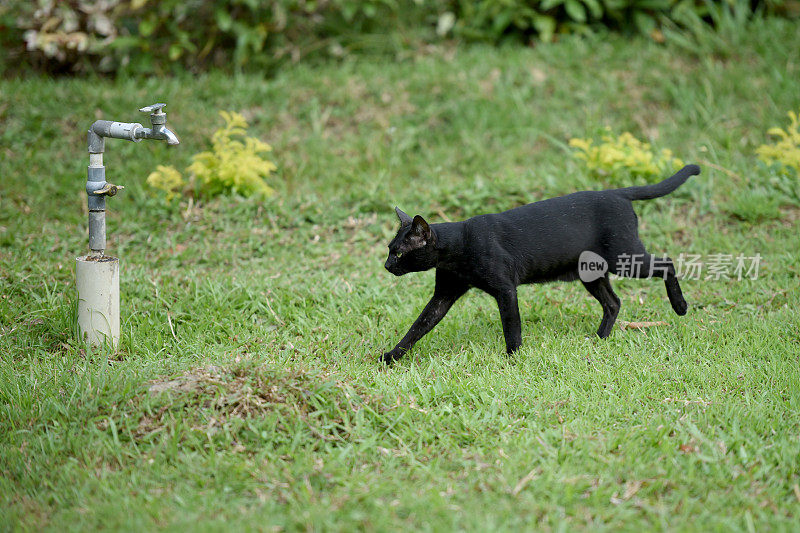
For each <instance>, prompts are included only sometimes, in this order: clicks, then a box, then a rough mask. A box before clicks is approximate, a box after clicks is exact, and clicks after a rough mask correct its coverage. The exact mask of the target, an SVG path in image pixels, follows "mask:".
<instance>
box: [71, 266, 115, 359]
mask: <svg viewBox="0 0 800 533" xmlns="http://www.w3.org/2000/svg"><path fill="white" fill-rule="evenodd" d="M76 264H77V267H76V272H75V274H76V276H75V277H76V280H77V285H78V336H79V338H80V339H81V340H83V341H85V342H86V343H88V344H90V345H92V346H98V347H99V346H103V345H104V344H107V345H109V346H111V347H112V348H113V349H115V350H116V348H117V346H118V345H119V259H117V258H116V257H107V256H102V257H97V256H84V257H78V258H77V259H76Z"/></svg>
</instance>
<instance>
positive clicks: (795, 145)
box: [756, 111, 800, 172]
mask: <svg viewBox="0 0 800 533" xmlns="http://www.w3.org/2000/svg"><path fill="white" fill-rule="evenodd" d="M787 115H788V116H789V126H787V128H786V129H785V130H784V129H782V128H770V129H769V130H767V133H768V134H769V135H774V136H776V137H778V141H777V142H776V143H775V144H762V145H761V146H759V147H758V148H757V149H756V153H757V154H758V157H759V158H760V159H761V160H762V161H764V162H765V163H767V164H773V163H778V164H779V165H781V166H783V167H789V168H793V169H794V170H795V171H798V172H800V116H798V114H797V113H795V112H794V111H789V112H788V113H787Z"/></svg>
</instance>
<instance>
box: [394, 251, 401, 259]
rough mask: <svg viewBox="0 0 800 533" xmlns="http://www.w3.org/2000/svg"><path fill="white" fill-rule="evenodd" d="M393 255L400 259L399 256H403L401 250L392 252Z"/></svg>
mask: <svg viewBox="0 0 800 533" xmlns="http://www.w3.org/2000/svg"><path fill="white" fill-rule="evenodd" d="M394 256H395V257H396V258H398V259H400V258H401V257H403V252H395V253H394Z"/></svg>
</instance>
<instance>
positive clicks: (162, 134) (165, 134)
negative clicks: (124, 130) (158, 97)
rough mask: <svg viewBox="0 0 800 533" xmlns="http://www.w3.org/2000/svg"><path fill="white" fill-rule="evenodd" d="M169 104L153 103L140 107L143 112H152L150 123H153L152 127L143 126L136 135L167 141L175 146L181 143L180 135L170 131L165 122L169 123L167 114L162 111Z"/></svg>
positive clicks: (141, 137) (142, 137)
mask: <svg viewBox="0 0 800 533" xmlns="http://www.w3.org/2000/svg"><path fill="white" fill-rule="evenodd" d="M165 105H167V104H153V105H149V106H147V107H143V108H141V109H139V111H141V112H142V113H150V123H151V124H152V125H153V127H152V129H151V128H142V129H141V130H138V131H137V132H136V134H135V135H136V137H138V138H140V139H156V140H159V141H167V144H168V145H170V146H174V145H176V144H180V141H179V140H178V136H177V135H175V134H174V133H173V132H172V131H170V130H169V129H168V128H167V127H166V126H165V124H166V123H167V114H166V113H164V111H162V109H163V108H164V106H165Z"/></svg>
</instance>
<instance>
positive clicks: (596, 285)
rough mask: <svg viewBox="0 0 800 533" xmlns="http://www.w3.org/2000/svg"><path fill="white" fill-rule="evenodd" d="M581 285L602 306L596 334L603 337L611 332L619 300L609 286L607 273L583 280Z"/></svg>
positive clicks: (617, 312)
mask: <svg viewBox="0 0 800 533" xmlns="http://www.w3.org/2000/svg"><path fill="white" fill-rule="evenodd" d="M582 283H583V286H584V287H586V290H587V291H589V294H591V295H592V296H594V297H595V299H596V300H597V301H598V302H600V305H601V306H602V307H603V320H602V321H601V322H600V327H599V328H598V329H597V336H598V337H600V338H601V339H605V338H606V337H608V336H609V335H610V334H611V330H612V328H613V327H614V322H616V320H617V315H618V314H619V308H620V300H619V297H617V295H616V294H614V289H612V288H611V282H610V281H609V279H608V274H606V275H605V276H603V277H602V278H599V279H596V280H594V281H589V282H585V281H583V282H582Z"/></svg>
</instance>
